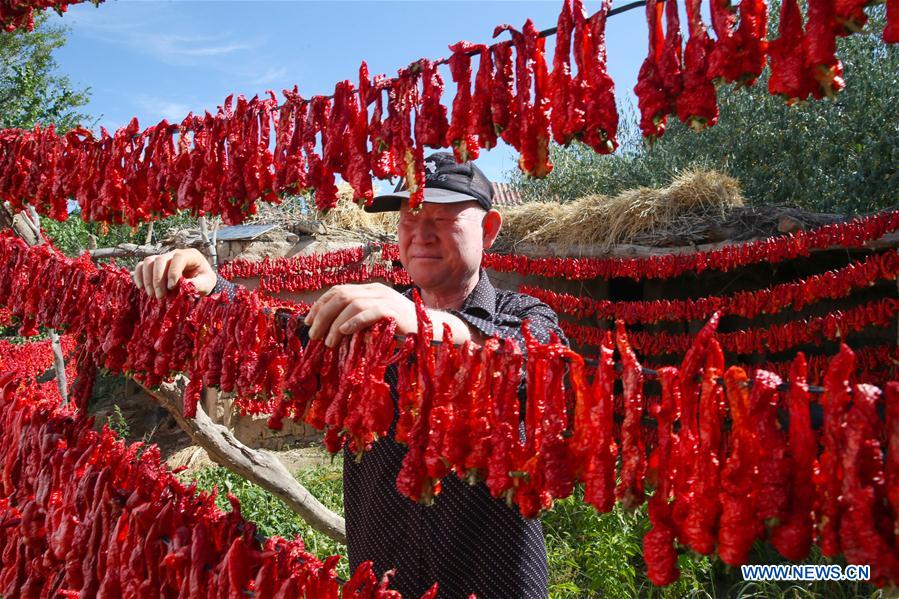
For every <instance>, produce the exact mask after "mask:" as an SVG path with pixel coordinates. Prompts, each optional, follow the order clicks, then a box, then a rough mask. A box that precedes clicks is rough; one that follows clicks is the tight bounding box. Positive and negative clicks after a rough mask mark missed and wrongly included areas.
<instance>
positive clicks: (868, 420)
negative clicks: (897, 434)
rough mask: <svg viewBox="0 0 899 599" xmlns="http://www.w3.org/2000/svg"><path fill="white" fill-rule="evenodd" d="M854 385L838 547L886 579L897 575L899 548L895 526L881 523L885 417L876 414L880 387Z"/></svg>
mask: <svg viewBox="0 0 899 599" xmlns="http://www.w3.org/2000/svg"><path fill="white" fill-rule="evenodd" d="M852 391H853V393H852V406H851V407H850V408H849V409H848V411H847V412H846V420H845V425H844V427H843V434H844V435H845V445H844V453H843V455H842V456H841V457H842V464H841V466H842V474H843V484H842V492H841V494H840V498H839V501H840V508H841V513H840V523H839V533H840V547H841V551H842V553H843V555H844V556H845V557H846V561H847V562H849V563H851V564H867V565H870V566H871V577H870V579H871V580H872V581H874V582H875V584H885V583H886V582H887V581H891V580H895V579H896V578H897V576H899V554H897V553H896V549H895V548H894V547H893V545H892V541H893V534H892V532H893V531H889V529H887V530H886V531H884V529H883V528H882V527H881V526H880V523H881V522H892V518H891V517H890V514H889V512H888V510H886V509H884V508H885V507H886V506H885V501H884V500H885V499H886V489H885V488H884V471H883V452H882V451H881V447H880V438H881V437H882V434H883V430H882V429H883V422H882V421H881V419H880V418H879V417H878V415H877V404H878V403H879V402H880V400H881V395H882V392H881V391H880V389H878V388H877V387H874V386H873V385H865V384H862V385H855V386H854V387H853V389H852ZM884 532H886V535H884V534H883V533H884Z"/></svg>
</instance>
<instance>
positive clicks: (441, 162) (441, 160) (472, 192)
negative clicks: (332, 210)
mask: <svg viewBox="0 0 899 599" xmlns="http://www.w3.org/2000/svg"><path fill="white" fill-rule="evenodd" d="M408 198H409V192H408V191H406V181H405V180H402V181H400V184H399V185H397V186H396V189H395V190H394V191H393V193H390V194H386V195H382V196H378V197H376V198H375V199H374V200H372V203H371V205H370V206H365V211H366V212H391V211H395V210H399V209H400V204H401V203H402V201H403V200H404V199H408ZM472 200H474V201H476V202H477V203H478V204H480V205H481V206H482V207H483V208H484V210H490V209H491V208H493V185H492V184H491V183H490V181H489V180H488V179H487V176H486V175H484V173H483V172H481V169H479V168H478V167H476V166H475V165H474V163H473V162H471V161H469V162H464V163H462V164H459V163H458V162H456V159H455V158H453V155H452V154H450V153H449V152H435V153H434V154H431V155H430V156H428V157H427V158H425V189H424V201H425V202H432V203H435V204H453V203H455V202H470V201H472Z"/></svg>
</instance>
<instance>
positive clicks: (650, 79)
mask: <svg viewBox="0 0 899 599" xmlns="http://www.w3.org/2000/svg"><path fill="white" fill-rule="evenodd" d="M662 8H663V5H662V3H661V2H658V1H657V0H649V1H648V2H647V3H646V19H647V22H648V27H649V54H648V56H647V57H646V60H644V61H643V65H642V66H641V67H640V73H639V75H637V85H636V86H635V87H634V93H635V94H636V95H637V105H638V107H639V108H640V130H641V131H642V132H643V136H644V137H648V138H650V139H653V138H656V137H659V136H661V135H662V134H663V133H664V132H665V123H666V120H667V115H668V113H669V112H670V111H671V110H670V105H669V98H668V96H667V94H666V92H665V84H664V81H663V80H662V71H661V69H660V65H659V61H660V60H661V57H662V48H663V45H664V43H665V35H664V33H663V32H662V21H661V18H662Z"/></svg>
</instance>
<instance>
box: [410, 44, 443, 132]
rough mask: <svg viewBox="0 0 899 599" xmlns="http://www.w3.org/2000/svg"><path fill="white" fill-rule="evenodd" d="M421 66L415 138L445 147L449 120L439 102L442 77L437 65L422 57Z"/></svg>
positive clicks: (441, 93)
mask: <svg viewBox="0 0 899 599" xmlns="http://www.w3.org/2000/svg"><path fill="white" fill-rule="evenodd" d="M419 65H420V68H421V85H422V91H421V106H419V107H418V109H417V112H416V116H415V139H416V141H417V142H418V143H419V144H421V145H423V146H429V147H432V148H445V147H446V146H447V141H446V136H447V130H448V129H449V122H448V121H447V118H446V106H444V105H443V104H441V103H440V97H441V96H442V95H443V88H444V85H443V77H441V76H440V73H439V72H438V70H437V65H436V64H435V63H434V62H432V61H430V60H428V59H426V58H423V59H421V60H420V61H419Z"/></svg>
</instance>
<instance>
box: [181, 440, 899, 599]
mask: <svg viewBox="0 0 899 599" xmlns="http://www.w3.org/2000/svg"><path fill="white" fill-rule="evenodd" d="M341 471H342V463H341V460H340V459H339V458H338V459H335V461H334V462H333V463H332V464H330V465H328V466H319V467H314V468H309V469H307V470H304V471H302V472H301V473H298V474H297V479H298V480H299V481H300V482H301V483H302V484H303V485H304V486H306V488H307V489H309V491H310V492H311V493H312V494H313V495H315V497H317V498H318V499H319V500H320V501H321V502H322V503H324V504H325V505H326V506H327V507H328V508H330V509H332V510H334V511H335V512H337V513H339V514H343V478H342V476H341ZM197 482H198V484H199V486H200V487H201V488H204V489H211V488H212V487H213V486H216V485H217V486H218V487H219V489H221V490H222V491H223V492H222V493H221V495H220V496H219V498H218V502H219V505H220V506H221V507H222V508H223V509H226V510H227V509H229V506H228V502H227V500H226V499H225V496H224V491H228V490H230V491H231V492H232V493H234V494H235V495H236V496H237V497H238V498H239V499H240V501H241V506H242V509H243V514H244V517H246V518H247V519H249V520H252V521H254V522H256V523H257V525H258V526H259V531H260V533H261V534H263V535H266V536H270V535H280V536H283V537H288V538H290V537H293V536H294V535H297V534H299V535H300V536H301V537H302V538H303V540H304V541H305V542H306V546H307V548H308V549H309V550H310V551H311V552H312V553H314V554H315V555H317V556H319V557H325V556H328V555H334V554H340V555H344V556H345V555H346V547H345V546H344V545H341V544H339V543H335V542H334V541H332V540H331V539H329V538H328V537H326V536H325V535H323V534H321V533H318V532H315V531H314V530H312V529H311V528H309V526H308V525H306V524H305V523H304V522H303V521H302V520H301V519H300V518H299V516H297V515H296V514H294V513H293V512H292V511H290V510H289V509H288V508H287V506H286V505H284V503H282V502H281V501H280V500H279V499H277V498H275V497H274V496H272V495H271V494H269V493H267V492H266V491H263V490H262V489H260V488H259V487H257V486H256V485H253V484H251V483H248V482H247V481H245V480H244V479H243V478H241V477H239V476H237V475H235V474H232V473H230V472H229V471H228V470H225V469H224V468H210V469H206V470H203V471H201V472H200V473H199V474H198V476H197ZM542 521H543V532H544V536H545V538H546V549H547V553H548V556H549V577H550V598H551V599H585V598H594V597H615V598H619V597H652V598H666V599H667V598H675V597H676V598H681V597H691V598H701V599H719V598H727V599H750V598H752V599H761V598H765V599H768V598H770V599H775V598H777V599H780V598H782V597H787V598H791V599H812V598H827V599H831V598H834V599H849V598H854V597H868V598H871V599H879V598H882V597H884V596H885V595H884V594H883V592H882V591H880V590H878V589H875V588H874V587H872V586H871V585H868V584H865V583H853V582H823V581H822V582H747V581H744V580H743V578H742V576H741V574H740V569H739V568H732V567H729V566H727V565H725V564H724V563H722V562H721V561H720V560H717V559H712V558H709V557H707V556H700V555H696V554H694V553H692V552H683V553H682V554H681V555H680V557H679V559H678V565H679V567H680V573H681V575H680V579H679V580H678V581H677V582H675V583H673V584H671V585H669V586H668V587H665V588H659V587H655V586H653V585H652V584H651V583H650V582H649V580H648V579H647V578H646V569H645V566H644V564H643V548H642V545H643V535H644V533H645V532H646V531H647V530H648V528H649V519H648V517H647V515H646V506H645V504H644V505H643V506H641V507H640V508H639V509H637V510H636V511H634V512H627V511H625V510H623V509H621V508H620V507H619V506H617V505H616V507H615V509H613V510H612V511H611V512H609V513H608V514H598V513H596V511H595V510H594V509H593V508H592V507H591V506H589V505H587V504H585V503H583V500H582V493H581V492H580V491H578V492H577V493H576V494H575V496H573V497H569V498H568V499H565V500H563V501H558V502H556V504H555V507H554V508H553V509H552V510H551V511H549V512H547V513H546V514H544V515H543V518H542ZM750 561H751V562H752V563H757V564H780V563H788V562H787V561H786V560H784V559H783V558H782V557H780V556H779V555H778V554H777V552H775V551H774V550H773V549H772V548H771V547H770V546H769V545H767V544H765V543H757V544H756V546H755V548H754V550H753V552H752V554H751V556H750ZM803 563H806V564H832V563H837V564H840V565H843V562H842V561H840V560H830V559H828V558H825V557H823V556H821V555H820V552H818V551H817V550H816V549H813V552H812V555H811V556H809V558H808V559H807V560H805V561H804V562H803ZM338 573H339V575H340V576H341V577H346V576H347V575H348V565H347V561H346V559H343V560H341V562H340V566H339V568H338Z"/></svg>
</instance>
